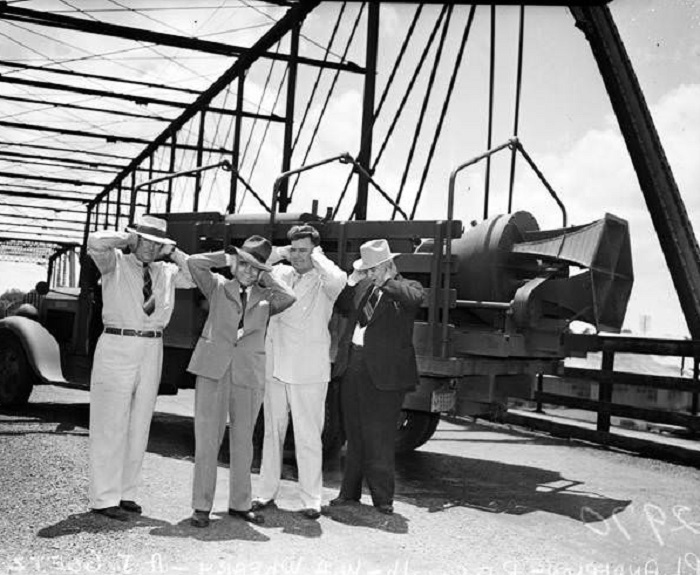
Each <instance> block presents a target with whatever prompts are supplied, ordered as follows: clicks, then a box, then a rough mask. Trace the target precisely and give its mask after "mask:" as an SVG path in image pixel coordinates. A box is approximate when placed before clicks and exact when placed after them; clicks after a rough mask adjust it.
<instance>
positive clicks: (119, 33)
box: [0, 0, 363, 73]
mask: <svg viewBox="0 0 700 575" xmlns="http://www.w3.org/2000/svg"><path fill="white" fill-rule="evenodd" d="M303 4H305V2H304V1H303V0H302V1H301V2H299V3H297V4H295V5H294V7H292V8H290V10H296V9H297V8H298V7H299V6H301V5H303ZM287 13H289V12H287ZM0 18H3V19H5V20H12V21H15V22H23V23H25V24H36V25H40V26H49V27H55V28H61V29H64V30H66V29H67V30H78V31H80V32H88V33H91V34H99V35H100V36H113V37H116V38H126V39H128V40H137V41H139V42H153V43H154V44H160V45H161V46H170V47H172V48H182V49H185V50H195V51H198V52H205V53H207V54H217V55H219V56H238V57H242V56H246V55H248V54H249V51H250V50H251V49H252V48H246V47H244V46H234V45H231V44H224V43H223V42H213V41H211V40H199V39H197V38H190V37H187V36H178V35H176V34H165V33H163V32H153V31H152V30H144V29H142V28H133V27H131V26H120V25H118V24H110V23H107V22H96V21H94V20H86V19H84V18H74V17H72V16H65V15H62V14H55V13H51V12H40V11H38V10H31V9H29V8H20V7H18V6H9V5H8V4H7V2H6V1H4V2H0ZM280 21H281V20H280ZM277 24H279V21H278V22H277ZM277 24H275V26H277ZM273 29H274V26H273ZM268 33H269V32H268ZM270 47H271V46H268V47H267V48H265V49H264V50H261V51H259V54H258V57H259V58H267V59H270V60H281V61H282V62H288V61H289V60H290V56H287V55H285V54H278V53H275V52H268V51H267V50H268V49H269V48H270ZM299 63H300V64H306V65H309V66H317V67H320V68H328V69H332V70H344V71H346V72H356V73H362V72H363V70H362V69H361V68H360V67H359V66H358V65H357V64H354V63H352V62H348V63H334V62H324V61H322V60H315V59H313V58H299Z"/></svg>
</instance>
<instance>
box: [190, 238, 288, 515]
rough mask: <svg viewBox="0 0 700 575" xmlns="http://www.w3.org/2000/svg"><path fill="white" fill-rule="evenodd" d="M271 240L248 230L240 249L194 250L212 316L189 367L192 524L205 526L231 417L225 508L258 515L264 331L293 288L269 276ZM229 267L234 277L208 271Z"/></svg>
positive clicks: (197, 277) (193, 262)
mask: <svg viewBox="0 0 700 575" xmlns="http://www.w3.org/2000/svg"><path fill="white" fill-rule="evenodd" d="M271 251H272V246H271V245H270V242H269V241H268V240H266V239H264V238H262V237H260V236H251V237H250V238H248V239H247V240H246V241H245V242H244V243H243V246H242V247H241V248H232V249H231V248H229V249H228V250H227V251H226V252H224V251H220V252H214V253H209V254H199V255H195V256H191V257H190V259H189V260H188V265H189V269H190V273H191V274H192V278H193V279H194V281H195V283H196V284H197V286H198V287H199V289H200V290H201V291H202V293H203V294H204V296H205V297H206V298H207V300H208V301H209V315H208V317H207V321H206V323H205V325H204V328H203V329H202V335H201V336H200V338H199V341H198V342H197V345H196V347H195V349H194V352H193V354H192V359H191V361H190V364H189V367H188V368H187V369H188V371H190V372H192V373H194V374H195V375H196V376H197V383H196V389H195V416H194V417H195V420H194V421H195V423H194V427H195V463H194V480H193V486H192V508H193V509H194V512H193V514H192V518H191V519H190V522H191V524H192V525H194V526H195V527H207V526H208V525H209V513H210V512H211V508H212V504H213V500H214V491H215V488H216V471H217V457H218V453H219V447H220V445H221V440H222V439H223V434H224V430H225V428H226V413H227V412H228V414H229V418H230V424H229V445H230V451H231V462H230V471H229V510H228V512H229V514H230V515H233V516H236V517H240V518H242V519H244V520H245V521H249V522H251V523H262V522H263V518H262V516H260V515H258V514H256V513H255V512H254V511H252V510H251V478H250V466H251V463H252V460H253V429H254V427H255V420H256V419H257V416H258V412H259V411H260V405H261V404H262V399H263V390H264V385H265V333H266V331H267V324H268V321H269V318H270V316H271V315H274V314H276V313H279V312H281V311H283V310H285V309H286V308H288V307H289V306H290V305H292V304H293V303H294V301H295V298H294V294H293V292H292V291H291V290H290V289H289V288H288V287H286V286H285V285H283V284H282V283H280V282H279V281H277V280H275V279H274V278H273V277H271V276H270V274H269V271H270V270H271V268H270V267H269V266H268V265H266V263H265V262H266V261H267V259H268V258H269V257H270V253H271ZM226 266H228V267H229V268H230V270H231V273H232V275H233V279H231V280H226V279H225V278H224V277H223V276H221V275H219V274H217V273H215V272H213V271H212V269H211V268H213V267H226Z"/></svg>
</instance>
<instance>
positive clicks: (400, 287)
mask: <svg viewBox="0 0 700 575" xmlns="http://www.w3.org/2000/svg"><path fill="white" fill-rule="evenodd" d="M372 287H373V286H372V282H371V281H370V280H369V279H364V280H362V281H361V282H360V283H358V284H357V285H355V286H349V285H348V286H346V287H345V289H344V290H343V291H342V293H341V294H340V296H339V297H338V301H337V308H338V310H339V311H340V312H341V313H343V314H344V315H347V317H348V322H347V324H346V327H345V331H344V332H343V335H342V336H341V339H340V342H339V344H338V354H337V356H336V360H335V365H334V368H333V375H334V376H340V375H342V374H343V373H344V372H345V370H346V368H347V364H348V355H349V350H350V343H351V342H352V334H353V332H354V331H355V326H356V324H357V321H358V318H359V315H360V310H362V308H363V307H364V305H365V302H366V301H367V299H368V298H369V295H370V293H371V292H372ZM379 289H380V290H381V291H382V296H381V298H380V299H379V302H378V303H377V306H376V308H375V309H374V313H373V314H372V318H371V319H370V321H369V323H368V324H367V328H366V331H365V339H364V356H365V362H366V364H367V370H368V371H369V374H370V377H371V378H372V383H373V384H374V386H375V387H376V388H377V389H381V390H385V391H389V390H406V391H409V390H412V389H415V387H416V385H417V383H418V369H417V367H416V352H415V350H414V349H413V321H414V319H415V316H416V312H417V311H418V308H419V307H420V305H421V302H422V301H423V287H422V286H421V285H420V283H418V282H417V281H414V280H409V279H404V278H402V277H401V276H396V277H395V278H394V279H392V280H388V281H387V282H386V283H385V284H384V285H383V286H382V287H380V288H379Z"/></svg>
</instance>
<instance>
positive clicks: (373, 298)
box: [358, 288, 379, 327]
mask: <svg viewBox="0 0 700 575" xmlns="http://www.w3.org/2000/svg"><path fill="white" fill-rule="evenodd" d="M378 300H379V290H378V289H377V288H374V289H373V290H372V293H371V294H370V296H369V297H368V298H367V302H366V303H365V305H364V307H363V308H362V312H361V313H360V318H359V322H358V323H359V324H360V327H365V326H366V325H367V324H368V323H369V320H371V319H372V314H374V308H375V307H377V301H378Z"/></svg>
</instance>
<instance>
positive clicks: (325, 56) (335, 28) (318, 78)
mask: <svg viewBox="0 0 700 575" xmlns="http://www.w3.org/2000/svg"><path fill="white" fill-rule="evenodd" d="M347 5H348V3H347V2H343V5H342V6H341V7H340V12H338V18H337V19H336V21H335V26H333V32H332V33H331V37H330V39H329V40H328V45H327V46H326V50H325V52H324V54H323V62H325V61H326V60H328V55H329V54H330V53H331V48H332V47H333V43H334V42H335V36H336V34H337V33H338V28H339V27H340V21H341V20H342V18H343V14H344V13H345V8H346V7H347ZM323 72H324V68H323V66H319V68H318V72H317V73H316V80H315V81H314V86H313V88H312V89H311V95H310V96H309V100H308V102H307V103H306V109H305V110H304V115H303V116H302V118H301V122H299V129H298V130H297V135H296V137H295V138H294V143H293V144H292V149H291V152H292V153H293V152H294V149H295V148H296V146H297V142H298V141H299V137H300V136H301V131H302V130H303V129H304V125H305V124H306V118H307V117H308V115H309V111H310V110H311V104H312V103H313V101H314V98H315V96H316V90H318V85H319V83H320V82H321V76H322V74H323Z"/></svg>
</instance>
